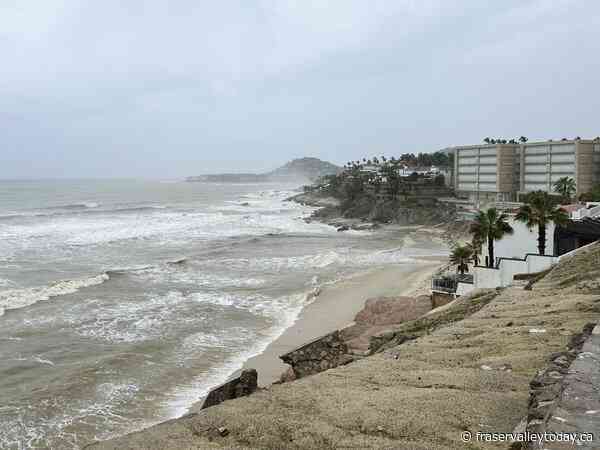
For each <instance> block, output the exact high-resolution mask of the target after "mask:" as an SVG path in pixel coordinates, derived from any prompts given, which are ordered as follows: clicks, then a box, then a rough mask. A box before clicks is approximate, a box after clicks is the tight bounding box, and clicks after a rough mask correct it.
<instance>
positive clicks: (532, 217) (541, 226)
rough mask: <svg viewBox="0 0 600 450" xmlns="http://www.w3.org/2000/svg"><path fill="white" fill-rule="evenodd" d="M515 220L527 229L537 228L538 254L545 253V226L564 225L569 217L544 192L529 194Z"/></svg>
mask: <svg viewBox="0 0 600 450" xmlns="http://www.w3.org/2000/svg"><path fill="white" fill-rule="evenodd" d="M515 218H516V219H517V220H518V221H520V222H524V223H525V224H526V225H527V228H529V229H532V228H533V227H535V226H536V225H537V227H538V252H539V254H540V255H544V254H545V252H546V225H548V224H549V223H550V222H554V223H555V224H556V225H565V224H566V223H567V221H568V220H569V215H568V214H567V213H566V212H565V211H564V210H563V209H561V208H560V207H558V206H556V205H555V204H554V203H553V202H552V198H551V197H550V195H548V193H547V192H544V191H535V192H532V193H531V194H529V196H528V199H527V203H526V204H524V205H523V206H521V207H520V208H519V211H517V215H516V216H515Z"/></svg>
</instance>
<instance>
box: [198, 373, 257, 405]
mask: <svg viewBox="0 0 600 450" xmlns="http://www.w3.org/2000/svg"><path fill="white" fill-rule="evenodd" d="M257 387H258V373H257V372H256V370H255V369H248V370H244V371H242V373H241V374H240V376H239V377H237V378H234V379H233V380H231V381H228V382H227V383H225V384H222V385H221V386H219V387H217V388H214V389H213V390H212V391H210V393H209V394H208V396H207V397H206V400H204V404H203V405H202V409H204V408H208V407H210V406H215V405H218V404H219V403H223V402H224V401H225V400H232V399H234V398H239V397H245V396H247V395H250V394H252V393H253V392H254V391H256V389H257Z"/></svg>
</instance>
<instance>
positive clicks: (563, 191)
mask: <svg viewBox="0 0 600 450" xmlns="http://www.w3.org/2000/svg"><path fill="white" fill-rule="evenodd" d="M552 187H553V188H554V192H558V193H559V194H560V195H562V197H563V199H564V200H567V201H568V200H570V199H571V197H573V194H575V192H577V185H576V184H575V180H574V179H573V178H569V177H562V178H559V179H558V180H556V181H555V182H554V184H553V185H552Z"/></svg>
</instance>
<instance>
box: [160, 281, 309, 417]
mask: <svg viewBox="0 0 600 450" xmlns="http://www.w3.org/2000/svg"><path fill="white" fill-rule="evenodd" d="M306 298H307V294H306V293H304V294H297V295H293V296H289V297H282V298H279V299H276V300H274V301H271V302H269V303H268V304H263V305H261V307H262V308H264V311H269V312H270V313H272V314H274V315H278V317H279V320H278V321H277V323H276V325H274V326H273V327H272V328H271V329H270V330H269V332H268V333H266V334H265V336H264V337H263V338H262V339H259V340H258V341H255V344H254V345H253V346H251V347H250V348H249V349H247V350H243V351H240V352H239V353H237V354H236V355H235V356H232V357H230V358H229V359H227V360H226V361H224V362H223V363H222V364H220V365H218V366H213V367H211V368H210V369H209V370H208V371H207V372H206V373H203V374H202V375H200V376H198V377H197V378H196V379H194V380H192V381H191V382H190V383H188V384H187V385H185V386H179V387H178V388H176V389H174V390H173V392H172V393H171V395H170V397H171V399H170V400H169V402H168V405H167V412H166V418H175V417H180V416H182V415H183V414H186V413H187V412H188V410H189V409H190V407H191V406H192V405H193V404H194V403H196V402H197V401H199V400H200V399H201V398H202V397H204V396H206V395H207V394H208V393H209V392H210V390H211V389H213V388H214V387H216V386H218V385H220V384H222V383H224V382H225V381H227V379H228V378H230V377H231V376H232V375H233V374H234V373H235V372H236V371H238V370H240V369H241V368H242V367H243V365H244V363H245V362H246V361H247V360H249V359H250V358H252V357H254V356H257V355H260V354H261V353H263V352H264V351H265V350H266V348H267V347H268V346H269V344H271V342H273V341H275V340H276V339H278V338H279V337H280V336H281V335H282V334H283V332H284V331H285V330H287V329H288V328H289V327H291V326H292V325H293V324H294V322H296V320H297V319H298V316H299V315H300V312H301V311H302V308H303V307H304V305H305V304H306V302H305V300H306ZM282 304H285V305H286V307H285V308H282V307H281V306H282ZM209 342H210V341H209ZM200 345H205V341H203V340H200Z"/></svg>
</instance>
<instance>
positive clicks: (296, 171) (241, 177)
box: [185, 157, 341, 183]
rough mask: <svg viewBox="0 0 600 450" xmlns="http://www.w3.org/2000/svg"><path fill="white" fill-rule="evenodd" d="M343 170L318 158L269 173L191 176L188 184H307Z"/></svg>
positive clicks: (290, 163)
mask: <svg viewBox="0 0 600 450" xmlns="http://www.w3.org/2000/svg"><path fill="white" fill-rule="evenodd" d="M340 171H341V168H340V167H338V166H336V165H335V164H332V163H330V162H327V161H322V160H320V159H318V158H311V157H306V158H299V159H294V160H292V161H290V162H288V163H286V164H284V165H283V166H281V167H279V168H277V169H275V170H273V171H271V172H267V173H221V174H208V175H196V176H190V177H187V178H186V179H185V181H187V182H204V183H265V182H298V183H306V182H312V181H315V180H317V179H318V178H320V177H322V176H325V175H332V174H336V173H338V172H340Z"/></svg>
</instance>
